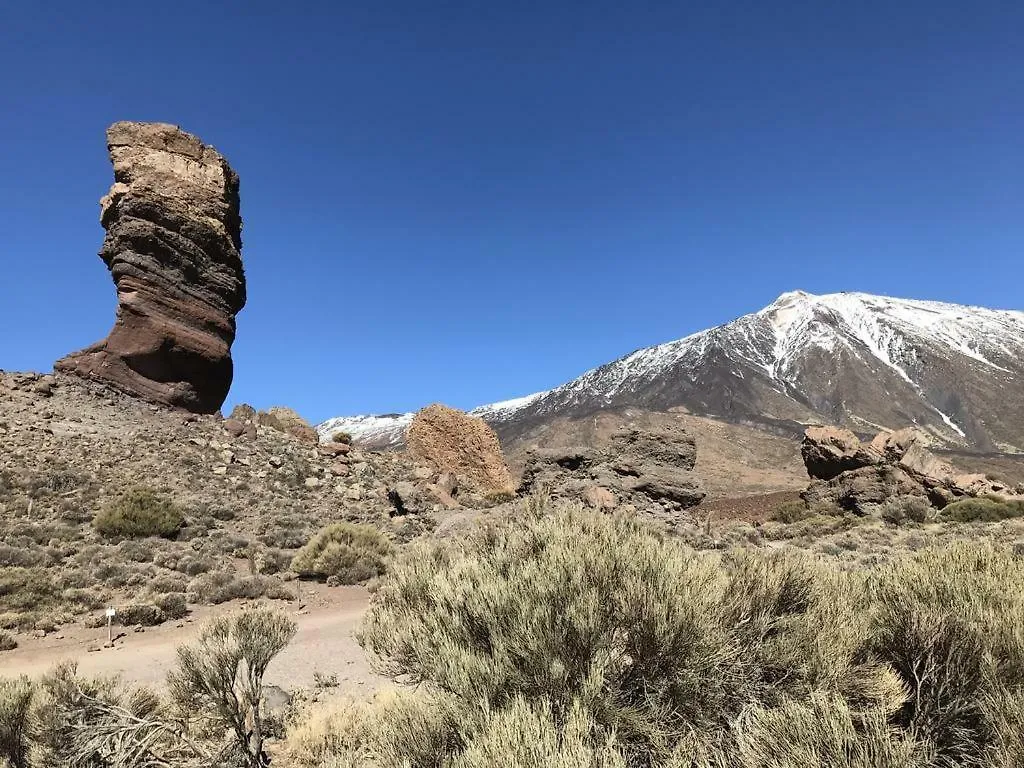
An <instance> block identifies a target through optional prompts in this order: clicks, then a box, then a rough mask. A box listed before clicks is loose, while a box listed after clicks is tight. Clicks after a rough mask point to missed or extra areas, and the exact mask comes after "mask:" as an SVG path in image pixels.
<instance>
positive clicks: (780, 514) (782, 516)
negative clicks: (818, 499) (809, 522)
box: [771, 499, 814, 523]
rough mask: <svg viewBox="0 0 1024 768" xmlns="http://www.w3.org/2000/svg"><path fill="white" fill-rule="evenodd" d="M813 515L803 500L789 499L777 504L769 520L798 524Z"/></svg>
mask: <svg viewBox="0 0 1024 768" xmlns="http://www.w3.org/2000/svg"><path fill="white" fill-rule="evenodd" d="M813 514H814V513H813V512H811V510H810V508H809V507H808V506H807V502H805V501H804V500H803V499H791V500H790V501H784V502H782V503H781V504H779V506H777V507H776V508H775V509H774V510H773V511H772V515H771V518H772V520H774V521H776V522H778V523H799V522H801V521H802V520H806V519H808V518H809V517H811V516H812V515H813Z"/></svg>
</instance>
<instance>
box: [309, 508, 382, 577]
mask: <svg viewBox="0 0 1024 768" xmlns="http://www.w3.org/2000/svg"><path fill="white" fill-rule="evenodd" d="M390 552H391V544H390V542H389V541H388V540H387V537H385V536H384V534H382V533H381V532H380V531H378V530H377V529H376V528H374V527H373V526H371V525H360V524H358V523H334V524H332V525H329V526H327V527H326V528H324V529H323V530H322V531H320V532H319V533H318V534H316V536H314V537H313V538H312V539H311V540H310V541H309V543H308V544H306V546H304V547H303V548H302V549H300V550H299V551H298V552H297V553H296V554H295V557H294V559H293V560H292V565H291V568H292V570H293V571H295V573H297V574H299V575H300V576H306V577H317V578H324V579H332V580H333V581H335V582H337V583H339V584H358V583H360V582H362V581H366V580H368V579H371V578H373V577H374V576H378V575H380V574H382V573H383V572H384V568H385V558H387V556H388V555H389V554H390Z"/></svg>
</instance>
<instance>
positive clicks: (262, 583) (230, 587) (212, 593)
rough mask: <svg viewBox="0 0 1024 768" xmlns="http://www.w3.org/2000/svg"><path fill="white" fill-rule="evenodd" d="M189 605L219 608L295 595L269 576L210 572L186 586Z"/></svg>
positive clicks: (281, 598) (287, 598) (293, 596)
mask: <svg viewBox="0 0 1024 768" xmlns="http://www.w3.org/2000/svg"><path fill="white" fill-rule="evenodd" d="M186 597H187V600H188V602H190V603H200V604H204V605H220V604H221V603H226V602H227V601H228V600H236V599H246V600H255V599H256V598H259V597H267V598H270V599H271V600H294V599H295V595H293V594H292V593H291V592H289V591H288V588H287V587H286V586H285V585H284V583H283V582H281V581H280V580H279V579H276V578H273V577H271V576H239V575H238V574H237V573H235V572H234V571H230V570H228V571H211V572H209V573H204V574H201V575H199V576H197V577H196V578H194V579H192V581H191V582H190V583H189V585H188V592H187V593H186Z"/></svg>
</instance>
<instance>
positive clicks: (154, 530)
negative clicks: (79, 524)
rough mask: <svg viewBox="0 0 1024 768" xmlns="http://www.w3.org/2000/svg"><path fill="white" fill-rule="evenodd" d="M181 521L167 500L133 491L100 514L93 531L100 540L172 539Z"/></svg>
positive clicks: (177, 511)
mask: <svg viewBox="0 0 1024 768" xmlns="http://www.w3.org/2000/svg"><path fill="white" fill-rule="evenodd" d="M184 523H185V518H184V516H183V515H182V513H181V511H180V510H179V509H178V508H177V507H176V506H175V505H174V504H173V503H172V502H171V501H169V500H168V499H165V498H163V497H162V496H160V495H159V494H157V493H156V492H155V491H152V490H150V489H148V488H135V489H133V490H131V491H129V492H128V493H126V494H125V495H124V496H122V497H121V498H119V499H117V500H116V501H113V502H111V503H110V504H108V505H107V506H106V507H104V508H103V509H102V510H100V511H99V512H98V513H97V514H96V517H95V518H94V519H93V522H92V524H93V527H94V528H95V529H96V530H97V531H98V532H99V533H101V534H103V535H104V536H120V537H125V538H137V537H144V536H164V537H168V538H170V537H173V536H174V535H175V534H176V533H177V532H178V530H179V529H180V528H181V526H182V525H183V524H184Z"/></svg>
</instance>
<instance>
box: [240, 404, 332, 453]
mask: <svg viewBox="0 0 1024 768" xmlns="http://www.w3.org/2000/svg"><path fill="white" fill-rule="evenodd" d="M256 421H257V423H258V424H259V425H260V426H261V427H270V428H271V429H276V430H277V431H278V432H284V433H285V434H286V435H291V436H292V437H297V438H298V439H299V440H302V441H303V442H307V443H313V444H314V445H315V444H316V443H318V442H319V441H320V438H319V436H318V435H317V433H316V430H315V429H313V427H311V426H310V425H309V422H308V421H306V420H305V419H304V418H302V417H301V416H299V414H298V413H296V412H295V411H293V410H292V409H291V408H286V407H284V406H282V405H275V406H274V407H272V408H268V409H267V410H265V411H260V412H259V413H257V414H256Z"/></svg>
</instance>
